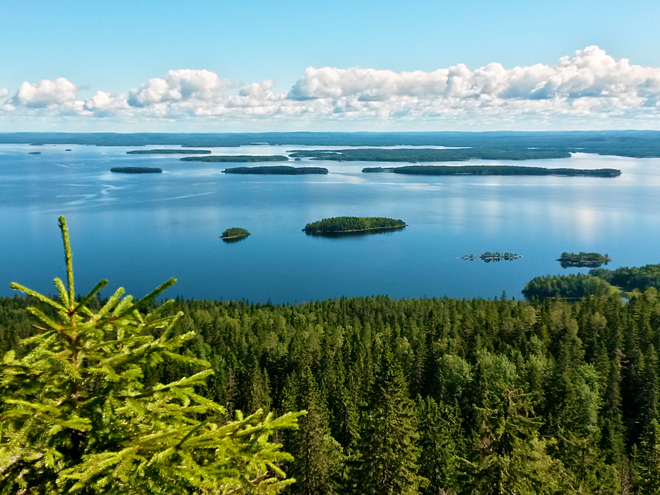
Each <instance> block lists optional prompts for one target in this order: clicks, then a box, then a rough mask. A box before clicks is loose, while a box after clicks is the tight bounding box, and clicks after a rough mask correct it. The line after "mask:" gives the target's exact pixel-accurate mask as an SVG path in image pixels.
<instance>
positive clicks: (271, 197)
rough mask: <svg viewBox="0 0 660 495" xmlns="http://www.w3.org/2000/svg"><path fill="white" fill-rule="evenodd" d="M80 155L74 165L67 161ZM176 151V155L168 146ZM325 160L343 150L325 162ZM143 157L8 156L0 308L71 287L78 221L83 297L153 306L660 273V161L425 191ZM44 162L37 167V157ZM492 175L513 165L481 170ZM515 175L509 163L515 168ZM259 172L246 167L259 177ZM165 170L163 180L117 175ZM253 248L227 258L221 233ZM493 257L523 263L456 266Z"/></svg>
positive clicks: (1, 165) (589, 163)
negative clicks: (368, 223)
mask: <svg viewBox="0 0 660 495" xmlns="http://www.w3.org/2000/svg"><path fill="white" fill-rule="evenodd" d="M67 148H69V149H71V150H72V151H70V152H67V151H65V149H67ZM158 148H164V146H158ZM313 148H314V149H331V148H329V147H313ZM130 149H134V148H124V147H94V146H73V145H67V146H64V145H63V146H59V145H57V146H52V145H45V146H39V147H32V146H23V145H0V252H1V253H2V261H1V262H0V295H1V296H7V295H11V294H12V291H11V289H9V282H11V281H16V282H19V283H22V284H24V285H27V286H29V287H31V288H33V289H36V290H39V291H42V292H47V293H53V292H54V286H53V285H52V279H53V277H56V276H59V277H64V262H63V255H62V247H61V241H60V237H59V229H58V227H57V216H58V215H61V214H64V215H66V217H67V220H68V222H69V226H70V230H71V236H72V247H73V252H74V265H75V270H76V283H77V285H76V287H77V291H78V292H81V293H82V292H85V291H88V290H90V289H91V288H92V287H93V286H94V284H95V283H96V282H97V281H98V280H100V279H101V278H108V279H109V280H110V285H109V287H108V289H106V292H105V293H104V294H105V295H109V294H110V291H111V290H114V289H116V288H117V287H119V286H124V287H125V288H126V289H127V291H128V292H129V293H131V294H133V295H135V296H141V295H144V294H145V293H147V292H149V291H150V290H152V289H153V288H154V287H156V286H157V285H158V284H160V283H162V282H164V281H165V280H167V279H168V278H170V277H177V278H178V279H179V282H178V284H177V285H175V286H174V287H173V288H172V289H169V291H168V295H170V296H175V295H182V296H185V297H188V298H197V299H225V300H227V299H247V300H249V301H254V302H265V301H268V300H270V301H273V302H277V303H284V302H303V301H311V300H318V299H326V298H335V297H340V296H363V295H375V294H387V295H389V296H391V297H393V298H410V297H424V296H427V297H442V296H445V295H447V296H451V297H458V298H471V297H477V296H480V297H496V296H500V295H501V294H502V292H503V291H506V294H507V295H508V296H509V297H512V296H513V297H516V298H520V297H521V294H520V291H521V289H522V288H523V286H524V284H525V282H527V281H528V280H529V279H531V278H533V277H535V276H537V275H544V274H566V273H576V272H578V271H581V272H586V271H587V270H586V269H575V268H569V269H562V268H561V266H560V265H559V263H558V262H557V261H555V260H556V258H557V257H558V256H559V255H560V254H561V253H562V252H563V251H575V252H577V251H598V252H601V253H608V254H609V255H610V256H611V257H612V258H613V259H614V261H613V262H612V263H610V264H609V265H608V268H617V267H619V266H639V265H644V264H647V263H658V262H660V250H659V249H658V246H660V195H659V194H658V191H660V159H630V158H618V157H599V156H594V155H580V154H577V155H574V156H573V157H572V158H570V159H565V160H533V161H532V160H530V161H526V162H513V164H521V165H527V166H543V167H574V168H604V167H612V168H619V169H621V170H622V172H623V174H622V175H621V176H620V177H618V178H611V179H605V178H586V177H476V176H453V177H423V176H403V175H398V174H363V173H361V169H362V168H363V167H365V166H391V165H392V164H379V163H374V162H370V163H359V162H341V163H337V162H323V161H312V162H309V161H307V160H302V161H301V162H295V163H294V162H291V164H292V165H293V164H295V165H315V166H323V167H326V168H328V169H329V171H330V173H329V174H328V175H324V176H321V175H308V176H254V175H253V176H249V175H226V174H223V173H221V171H222V170H223V169H224V168H226V167H228V166H233V165H232V164H225V163H216V164H213V163H196V162H181V161H179V158H180V157H177V156H157V155H142V156H140V155H127V154H126V151H127V150H130ZM292 149H305V147H304V146H276V147H271V146H245V147H241V148H213V153H214V154H230V153H233V154H268V155H269V154H285V153H286V151H287V150H292ZM33 151H40V152H41V155H29V154H28V153H29V152H33ZM484 163H485V164H496V163H503V162H495V161H485V162H484ZM507 164H511V162H507ZM248 165H250V164H248ZM113 166H155V167H161V168H162V169H163V170H164V173H163V174H153V175H124V174H112V173H110V171H109V170H110V168H111V167H113ZM344 215H353V216H386V217H393V218H400V219H402V220H404V221H405V222H406V223H408V225H409V227H407V228H406V229H404V230H402V231H397V232H390V233H384V234H376V235H369V236H359V237H342V238H330V239H328V238H319V237H309V236H307V235H305V234H304V233H303V232H302V231H301V229H302V228H303V227H304V226H305V224H306V223H308V222H311V221H315V220H320V219H322V218H326V217H332V216H344ZM234 226H237V227H244V228H247V229H248V230H249V231H250V232H252V233H253V234H254V235H252V236H251V237H249V238H248V239H246V240H244V241H241V242H237V243H231V244H228V243H225V242H223V241H222V240H220V239H219V235H220V233H221V232H222V231H223V230H224V229H226V228H228V227H234ZM484 251H501V252H504V251H509V252H515V253H518V254H520V255H522V256H523V258H521V259H518V260H515V261H508V262H504V261H503V262H499V263H496V262H492V263H484V262H482V261H464V260H459V259H456V258H458V257H460V256H462V255H465V254H470V253H474V254H480V253H482V252H484Z"/></svg>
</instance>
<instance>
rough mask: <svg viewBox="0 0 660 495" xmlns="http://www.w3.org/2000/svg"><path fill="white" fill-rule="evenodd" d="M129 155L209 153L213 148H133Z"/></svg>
mask: <svg viewBox="0 0 660 495" xmlns="http://www.w3.org/2000/svg"><path fill="white" fill-rule="evenodd" d="M126 154H127V155H209V154H211V150H189V149H153V150H132V151H127V152H126Z"/></svg>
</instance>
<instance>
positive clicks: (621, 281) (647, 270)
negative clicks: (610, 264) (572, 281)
mask: <svg viewBox="0 0 660 495" xmlns="http://www.w3.org/2000/svg"><path fill="white" fill-rule="evenodd" d="M589 275H593V276H595V277H600V278H602V279H603V280H605V281H607V282H609V283H610V284H612V285H616V286H617V287H621V288H622V289H623V290H625V291H626V292H632V291H633V290H635V289H637V290H640V291H644V290H646V289H648V288H649V287H655V288H656V289H658V290H660V265H645V266H642V267H639V268H628V267H622V268H617V269H616V270H606V269H604V268H598V269H594V270H590V271H589Z"/></svg>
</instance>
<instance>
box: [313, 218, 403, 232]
mask: <svg viewBox="0 0 660 495" xmlns="http://www.w3.org/2000/svg"><path fill="white" fill-rule="evenodd" d="M405 226H406V223H405V222H404V221H403V220H395V219H393V218H384V217H333V218H324V219H323V220H319V221H317V222H312V223H308V224H307V225H305V228H304V229H303V230H304V231H305V232H306V233H307V234H313V235H314V234H340V233H344V232H360V231H365V230H387V229H401V228H403V227H405Z"/></svg>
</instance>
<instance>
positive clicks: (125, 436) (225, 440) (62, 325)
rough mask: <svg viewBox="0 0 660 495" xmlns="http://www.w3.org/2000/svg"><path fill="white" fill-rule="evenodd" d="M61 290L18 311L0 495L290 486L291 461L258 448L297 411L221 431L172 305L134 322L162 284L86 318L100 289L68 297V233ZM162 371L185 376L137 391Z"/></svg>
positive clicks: (5, 397)
mask: <svg viewBox="0 0 660 495" xmlns="http://www.w3.org/2000/svg"><path fill="white" fill-rule="evenodd" d="M60 228H61V230H62V237H63V241H64V248H65V262H66V270H67V286H65V285H64V283H63V282H62V281H61V280H60V279H55V286H56V287H57V290H58V294H59V299H58V300H52V299H50V298H48V297H46V296H43V295H41V294H38V293H36V292H34V291H32V290H30V289H27V288H25V287H23V286H21V285H19V284H15V283H14V284H12V288H14V289H15V290H18V291H21V292H23V293H25V294H27V295H28V296H29V297H30V298H33V300H35V301H39V302H41V303H43V309H39V308H37V307H35V306H31V307H29V308H28V311H29V312H30V313H31V314H32V315H33V316H34V317H35V318H36V319H37V320H38V324H36V325H35V327H34V328H35V331H36V332H35V334H34V335H33V336H32V337H29V338H27V339H24V340H23V341H22V342H21V343H20V344H19V345H18V346H17V348H16V350H10V351H8V352H7V353H6V354H5V355H4V360H3V363H2V364H1V365H0V398H1V402H0V493H3V494H15V493H25V494H41V493H49V494H50V493H82V494H95V493H110V494H124V493H125V494H129V493H162V494H176V493H181V494H183V493H192V492H194V493H208V494H211V493H225V494H228V493H264V494H266V493H268V494H270V493H277V492H279V491H280V490H281V489H282V488H284V487H285V486H286V485H288V484H290V483H291V482H292V481H293V480H287V479H285V474H284V472H283V471H282V469H281V467H280V463H282V462H283V461H288V460H291V456H290V455H289V454H287V453H285V452H283V451H281V450H280V447H281V446H280V445H278V444H275V443H271V442H269V437H270V436H271V435H272V434H273V433H275V432H277V431H278V430H284V429H291V428H295V427H296V420H297V417H298V416H299V415H300V413H289V414H285V415H283V416H281V417H279V418H276V417H274V416H273V415H272V414H267V415H264V413H263V412H262V411H261V410H257V411H255V412H254V413H253V414H251V415H248V416H244V415H243V414H241V413H240V412H236V416H235V420H232V421H227V420H226V417H225V414H226V410H225V408H224V407H223V406H221V405H220V404H218V403H216V402H214V401H212V400H209V399H208V398H206V397H204V396H203V395H200V393H199V391H200V390H201V389H202V388H203V387H204V386H205V385H206V382H207V379H208V378H209V377H210V376H211V375H212V374H213V370H212V369H210V364H209V363H208V362H206V361H204V360H202V359H198V358H196V357H192V356H186V355H184V354H182V353H181V352H180V349H181V348H182V347H183V346H186V345H190V344H191V343H192V342H194V339H195V333H194V332H192V331H190V332H177V331H175V326H177V322H179V321H180V320H181V318H182V316H183V313H182V312H175V313H169V314H168V312H169V311H170V310H171V308H172V305H173V301H169V302H167V303H164V304H162V305H160V306H159V307H158V308H157V309H156V310H154V311H152V312H149V313H146V314H145V313H144V311H145V310H146V309H147V308H148V307H149V306H150V305H152V304H153V302H154V300H155V299H156V297H157V296H158V295H159V294H161V293H162V292H163V291H164V290H165V289H167V288H168V287H170V286H171V285H172V284H173V283H174V282H175V280H174V279H172V280H169V281H168V282H166V283H165V284H163V285H162V286H160V287H158V288H157V289H156V290H154V291H153V292H152V293H150V294H149V295H147V296H146V297H144V298H142V299H140V300H137V301H135V300H134V299H133V298H132V297H131V296H126V297H123V298H122V296H123V293H124V290H123V289H118V290H117V291H116V292H115V294H114V295H113V296H112V297H111V298H110V299H109V300H108V301H107V302H105V304H103V305H102V306H100V307H99V309H98V310H92V309H90V308H91V307H92V306H93V303H94V302H95V297H96V296H97V294H98V292H99V291H100V290H101V289H102V288H103V287H105V285H106V284H107V281H106V280H103V281H101V282H100V283H99V284H97V286H96V287H95V288H94V289H93V290H92V291H91V292H90V293H89V294H88V295H87V296H85V297H83V298H82V299H76V292H75V288H74V278H73V268H72V258H71V250H70V247H69V235H68V229H67V225H66V221H65V219H64V217H60ZM166 363H172V364H175V365H182V366H184V369H196V371H195V372H193V373H192V374H190V375H186V376H181V377H177V378H176V379H175V380H171V381H166V382H164V383H159V382H155V383H152V384H149V383H148V382H149V380H148V378H149V377H148V376H147V373H148V372H149V370H151V369H153V368H154V367H157V366H162V365H165V364H166Z"/></svg>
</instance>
